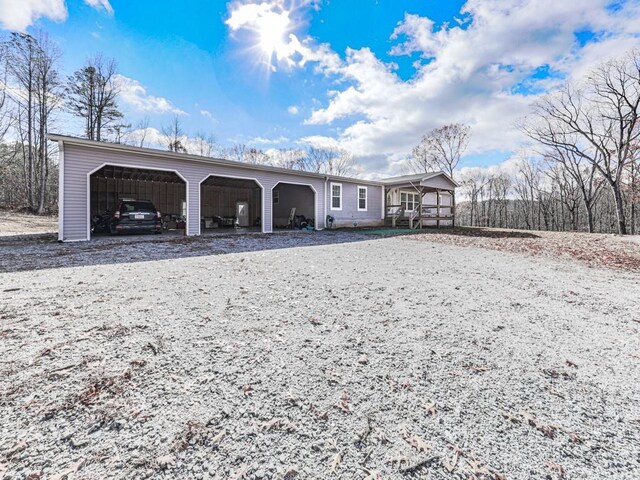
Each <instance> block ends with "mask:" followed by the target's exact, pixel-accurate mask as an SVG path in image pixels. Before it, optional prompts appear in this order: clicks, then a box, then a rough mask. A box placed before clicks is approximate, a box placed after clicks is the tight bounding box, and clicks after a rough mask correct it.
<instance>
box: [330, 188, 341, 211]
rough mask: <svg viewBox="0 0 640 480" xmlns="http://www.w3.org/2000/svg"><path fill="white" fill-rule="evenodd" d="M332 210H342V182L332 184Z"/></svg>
mask: <svg viewBox="0 0 640 480" xmlns="http://www.w3.org/2000/svg"><path fill="white" fill-rule="evenodd" d="M331 210H342V184H341V183H332V184H331Z"/></svg>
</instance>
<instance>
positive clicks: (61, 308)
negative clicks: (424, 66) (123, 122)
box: [0, 234, 640, 480]
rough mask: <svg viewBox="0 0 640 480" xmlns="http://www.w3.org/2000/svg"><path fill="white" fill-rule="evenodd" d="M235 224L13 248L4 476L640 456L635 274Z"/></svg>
mask: <svg viewBox="0 0 640 480" xmlns="http://www.w3.org/2000/svg"><path fill="white" fill-rule="evenodd" d="M243 238H244V239H234V240H233V241H231V240H230V241H227V242H226V243H225V242H223V241H220V245H226V246H224V247H220V250H219V251H213V250H212V251H211V252H207V251H206V250H205V249H204V247H202V245H203V244H198V243H193V244H192V243H189V242H186V243H185V244H184V245H182V247H183V248H184V249H185V255H184V256H182V257H180V256H178V257H177V258H168V259H164V260H154V258H155V257H154V255H157V254H158V250H159V249H160V250H162V248H164V247H162V245H161V244H156V243H154V242H140V243H139V244H133V247H132V245H128V246H126V252H127V255H129V256H130V257H129V258H130V259H131V262H126V261H122V263H116V264H113V263H111V262H110V261H108V258H109V255H112V256H113V255H114V254H113V251H112V250H109V249H108V248H107V249H100V247H99V245H100V244H99V243H96V244H92V246H91V247H90V248H94V247H95V249H94V250H91V249H89V250H86V251H85V250H82V252H83V253H82V255H74V254H73V252H72V251H71V250H70V251H71V253H67V254H65V255H62V257H63V258H66V259H67V260H70V261H69V263H68V264H73V265H78V266H74V267H71V268H62V267H61V266H60V265H61V264H60V261H59V259H58V257H57V256H56V254H55V252H59V251H60V250H56V249H60V248H64V249H73V248H74V247H73V246H64V247H61V246H59V245H55V244H53V245H41V246H37V245H36V246H30V247H24V248H25V249H29V250H28V251H27V250H24V251H22V255H20V252H21V250H20V249H19V248H18V249H12V250H10V251H9V250H6V251H5V252H4V255H3V260H2V261H3V262H4V263H2V264H1V267H2V270H4V271H5V273H0V419H1V421H0V478H3V479H18V478H19V479H24V478H27V477H28V475H31V476H30V477H28V478H30V479H31V480H36V479H40V478H42V479H44V478H49V479H55V480H60V479H62V478H67V477H68V478H87V479H89V478H90V479H94V478H121V479H131V478H144V477H148V478H167V479H169V478H196V479H199V478H215V479H236V480H239V479H283V478H286V479H294V478H300V479H331V478H342V479H354V478H355V479H364V478H367V479H369V480H375V479H407V478H430V479H465V480H467V479H477V480H481V479H493V480H502V479H505V478H506V479H563V478H566V479H603V478H611V479H619V480H623V479H637V478H640V348H639V347H640V282H639V279H640V275H638V274H636V273H632V272H624V271H618V270H609V269H600V268H590V267H588V266H586V265H583V264H581V263H578V262H573V261H570V260H565V261H559V260H553V259H549V258H544V257H531V256H525V255H520V254H515V253H508V252H500V251H494V250H485V249H478V248H473V247H463V246H452V245H447V244H445V243H442V242H431V241H428V239H425V238H420V239H418V238H417V237H411V236H409V237H392V238H381V237H370V236H369V237H367V236H364V235H359V234H353V235H352V236H349V235H347V234H345V236H340V235H337V236H335V237H333V238H332V237H321V236H317V237H316V236H314V235H308V236H306V237H302V236H281V237H278V236H277V235H274V236H272V237H268V238H264V237H256V238H252V237H243ZM317 238H324V239H325V241H318V240H316V239H317ZM327 239H328V240H333V241H326V240H327ZM231 242H235V243H234V244H235V249H234V248H232V247H231V246H230V245H231ZM261 242H262V243H261ZM300 243H302V244H305V243H306V244H307V246H303V247H294V246H293V245H295V244H300ZM198 245H200V246H198ZM207 245H209V244H207ZM103 246H104V245H103ZM16 248H17V247H16ZM77 248H79V249H82V248H89V247H77ZM110 248H111V249H113V247H110ZM193 248H196V251H195V252H194V251H192V249H193ZM198 248H200V250H197V249H198ZM208 248H210V249H212V248H213V247H212V246H211V245H209V247H208ZM38 249H40V250H38ZM123 250H125V249H124V248H123ZM38 251H39V252H40V253H39V254H38ZM79 251H80V250H79ZM234 251H236V252H237V253H233V252H234ZM9 252H11V253H9ZM16 252H18V253H16ZM110 252H111V253H110ZM188 252H190V253H188ZM210 253H217V254H216V255H211V254H210ZM191 254H193V255H191ZM38 255H39V256H40V262H38V261H37V260H36V258H37V257H38ZM98 257H99V258H100V259H101V260H100V261H98V260H97V258H98ZM21 258H22V259H23V260H24V262H22V263H20V262H21V260H20V259H21ZM119 258H120V260H122V254H120V256H119ZM125 258H126V257H125ZM47 262H51V263H47ZM45 267H51V268H45ZM53 267H58V268H53ZM12 270H22V271H12ZM3 474H4V477H3Z"/></svg>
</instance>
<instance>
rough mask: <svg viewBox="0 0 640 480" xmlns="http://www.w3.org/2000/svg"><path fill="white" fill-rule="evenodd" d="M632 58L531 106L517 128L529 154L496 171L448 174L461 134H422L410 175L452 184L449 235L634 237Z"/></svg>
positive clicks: (636, 73)
mask: <svg viewBox="0 0 640 480" xmlns="http://www.w3.org/2000/svg"><path fill="white" fill-rule="evenodd" d="M639 118H640V50H633V51H631V52H629V53H627V54H626V55H624V56H622V57H620V58H616V59H612V60H610V61H608V62H606V63H604V64H602V65H600V66H599V67H597V68H596V69H594V70H593V71H592V72H591V73H589V74H588V75H587V76H586V77H585V78H584V79H582V80H581V81H580V82H578V83H570V82H567V83H566V84H565V85H564V86H562V87H561V88H560V89H558V90H557V91H554V92H553V93H550V94H548V95H545V96H542V97H540V98H539V99H538V100H537V101H536V102H535V104H534V105H533V106H532V109H531V112H530V114H529V115H527V116H526V118H524V119H523V121H522V122H521V123H520V125H519V128H520V130H521V131H522V132H523V133H524V134H525V135H526V136H527V137H529V139H530V141H531V145H530V146H529V147H528V150H529V151H528V153H527V154H523V155H520V158H519V159H518V160H517V161H514V160H512V161H510V162H506V163H505V164H503V165H502V168H493V169H491V168H489V169H482V168H470V169H462V170H461V171H457V170H456V166H457V165H458V162H459V160H460V157H461V155H462V153H463V152H464V150H465V148H466V146H467V144H468V138H469V134H470V131H469V128H468V127H466V126H464V125H458V124H454V125H448V126H445V127H442V128H438V129H435V130H432V131H431V132H429V133H427V134H426V135H425V136H424V137H423V138H422V140H421V141H420V144H419V145H418V146H417V147H416V148H415V149H414V150H413V155H412V158H411V160H410V165H411V166H412V168H413V170H414V171H429V170H434V169H439V170H443V171H445V172H446V173H448V174H449V175H451V176H452V177H454V179H455V180H457V181H458V182H459V183H460V184H461V188H460V189H458V196H459V197H462V199H464V200H465V201H463V202H459V203H458V205H457V210H456V213H457V216H456V222H457V224H458V225H468V226H485V227H505V228H523V229H536V230H537V229H543V230H572V231H587V232H617V233H620V234H626V233H632V234H634V233H637V226H638V207H639V204H640V120H639Z"/></svg>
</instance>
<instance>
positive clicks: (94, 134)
mask: <svg viewBox="0 0 640 480" xmlns="http://www.w3.org/2000/svg"><path fill="white" fill-rule="evenodd" d="M117 73H118V70H117V66H116V62H115V60H113V59H105V58H103V57H102V55H101V54H98V55H96V56H94V57H92V58H90V59H89V60H88V61H87V64H86V65H85V66H84V67H82V68H80V69H79V70H77V71H76V72H75V73H74V74H73V75H71V76H70V77H69V79H68V81H67V88H66V91H67V97H68V99H67V105H68V108H69V110H70V111H71V113H73V114H74V115H76V116H78V117H81V118H83V119H84V121H85V136H86V137H87V138H88V139H89V140H98V141H101V140H102V139H103V129H106V128H110V127H111V128H113V130H114V132H115V133H116V134H118V133H122V130H123V127H124V125H122V124H121V123H118V122H119V120H120V119H122V117H123V114H122V112H121V111H120V110H119V109H118V104H117V99H118V94H119V93H120V87H119V86H118V84H117V82H116V78H117Z"/></svg>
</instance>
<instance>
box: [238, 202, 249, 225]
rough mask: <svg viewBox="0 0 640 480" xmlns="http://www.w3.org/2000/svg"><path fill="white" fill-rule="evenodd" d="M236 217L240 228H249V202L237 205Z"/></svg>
mask: <svg viewBox="0 0 640 480" xmlns="http://www.w3.org/2000/svg"><path fill="white" fill-rule="evenodd" d="M236 217H237V219H238V226H240V227H248V226H249V204H248V203H247V202H238V203H236Z"/></svg>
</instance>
